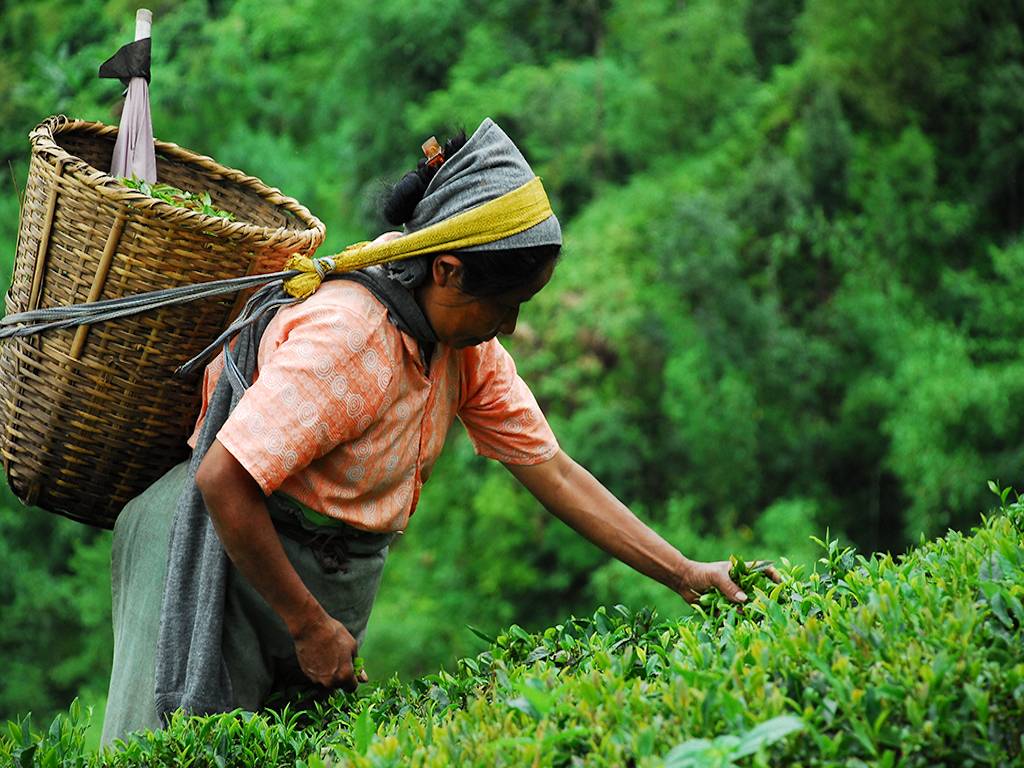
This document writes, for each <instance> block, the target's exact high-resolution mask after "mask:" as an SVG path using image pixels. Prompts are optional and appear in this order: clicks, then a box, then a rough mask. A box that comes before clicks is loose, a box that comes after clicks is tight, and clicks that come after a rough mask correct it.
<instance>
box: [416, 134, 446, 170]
mask: <svg viewBox="0 0 1024 768" xmlns="http://www.w3.org/2000/svg"><path fill="white" fill-rule="evenodd" d="M421 148H422V149H423V154H424V155H426V157H427V165H429V166H430V167H431V168H440V167H441V165H442V164H443V163H444V150H443V149H441V145H440V144H438V143H437V138H436V137H434V136H431V137H430V138H429V139H427V140H426V141H424V142H423V145H422V147H421Z"/></svg>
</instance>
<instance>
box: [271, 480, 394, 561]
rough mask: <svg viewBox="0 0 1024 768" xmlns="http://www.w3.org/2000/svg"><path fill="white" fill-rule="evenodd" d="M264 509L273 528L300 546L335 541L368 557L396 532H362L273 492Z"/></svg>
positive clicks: (377, 550)
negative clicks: (272, 522)
mask: <svg viewBox="0 0 1024 768" xmlns="http://www.w3.org/2000/svg"><path fill="white" fill-rule="evenodd" d="M267 510H268V511H269V512H270V517H271V519H272V520H273V521H274V525H275V527H276V528H277V529H278V530H279V531H280V532H281V533H282V534H283V535H285V536H288V537H289V538H291V539H294V540H296V541H298V542H299V543H300V544H308V545H313V544H314V543H318V542H325V541H327V542H335V543H337V544H339V545H341V547H342V549H343V550H344V551H345V552H347V553H348V554H352V555H372V554H374V553H376V552H379V551H380V550H382V549H384V547H386V546H388V545H389V544H391V542H392V541H394V540H395V537H396V536H397V533H393V532H392V533H378V532H376V531H364V530H361V529H359V528H356V527H354V526H351V525H349V524H348V523H345V522H343V521H341V520H335V519H334V518H332V517H327V516H325V515H321V514H320V513H319V512H316V511H315V510H313V509H310V508H309V507H307V506H306V505H305V504H302V503H301V502H300V501H298V500H297V499H293V498H292V497H291V496H288V495H286V494H283V493H280V492H278V493H273V494H271V495H270V497H269V498H268V499H267Z"/></svg>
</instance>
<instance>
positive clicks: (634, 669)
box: [0, 492, 1024, 768]
mask: <svg viewBox="0 0 1024 768" xmlns="http://www.w3.org/2000/svg"><path fill="white" fill-rule="evenodd" d="M1002 500H1003V507H1002V509H1001V510H1000V511H999V512H997V513H994V514H993V515H992V516H991V517H988V518H983V519H982V524H981V525H980V526H979V527H977V528H975V529H974V530H973V531H972V532H971V534H970V535H967V536H965V535H962V534H960V533H957V532H952V531H951V532H949V534H948V535H947V536H945V538H942V539H939V540H937V541H933V542H930V543H923V542H922V544H921V545H920V546H919V547H917V548H916V549H914V550H913V551H912V552H910V553H909V554H908V555H906V556H903V557H901V558H899V559H898V561H894V560H893V559H892V558H891V557H889V556H887V555H875V556H873V557H871V558H870V559H866V558H864V557H862V556H859V555H856V554H855V553H854V552H853V551H852V550H850V549H843V548H841V547H840V546H839V545H838V543H837V542H835V541H827V539H828V536H827V535H826V542H819V543H820V544H821V545H822V546H823V547H824V550H825V551H824V556H823V557H822V558H821V560H820V561H819V563H818V564H817V565H816V566H815V568H814V572H812V573H809V574H808V573H804V572H802V569H801V568H799V567H795V566H791V565H790V564H788V563H786V562H784V563H783V564H782V568H781V569H780V570H782V571H783V573H784V575H785V580H784V583H783V584H781V585H773V584H771V583H769V582H767V580H765V579H763V577H762V576H761V575H760V574H758V573H743V574H741V575H740V578H741V579H742V582H743V586H744V587H745V588H746V591H747V593H748V594H749V595H751V601H750V602H749V603H748V604H747V605H746V606H745V607H744V608H743V609H742V611H740V610H736V609H734V608H730V607H728V606H725V605H723V604H722V603H721V602H720V601H719V600H716V599H713V598H709V599H708V600H706V601H705V605H704V606H703V607H702V608H701V609H700V610H699V611H698V613H697V614H696V615H694V616H692V617H689V618H687V619H684V620H681V621H659V620H658V619H657V618H656V617H655V616H654V615H653V614H652V613H651V612H650V611H646V610H641V611H638V612H636V613H632V612H630V611H629V610H627V609H625V608H623V607H621V606H617V607H616V608H614V609H612V610H605V609H599V610H598V611H597V613H595V614H594V615H593V616H592V617H591V618H587V619H576V618H573V619H570V620H568V621H566V622H565V623H564V624H560V625H558V626H556V627H552V628H550V629H548V630H546V631H544V632H543V633H540V634H530V633H528V632H526V631H524V630H523V629H521V628H520V627H517V626H512V627H510V628H509V629H508V630H506V631H504V632H502V633H501V634H500V635H499V636H498V637H496V638H493V639H492V642H491V646H490V648H489V649H488V650H487V651H485V652H484V653H481V654H480V655H478V656H477V657H476V658H468V659H463V660H461V661H460V662H459V663H458V669H457V671H455V672H445V671H441V672H439V673H437V674H434V675H429V676H427V677H424V678H421V679H417V680H415V681H413V682H410V683H403V682H400V681H398V680H397V679H393V680H391V681H388V682H386V683H384V684H382V685H380V686H378V687H377V688H375V689H373V690H372V691H371V692H369V693H368V694H365V695H362V696H361V697H358V698H356V697H349V696H346V695H344V694H340V695H338V696H336V697H335V698H334V699H332V700H331V701H330V702H329V703H324V704H320V705H316V706H314V707H313V708H312V709H307V710H306V711H304V712H298V711H294V710H292V709H289V708H285V709H284V710H283V711H281V712H277V713H273V712H271V713H264V714H252V713H242V712H239V713H233V714H228V715H219V716H214V717H197V718H185V717H179V718H176V719H175V720H174V721H173V722H172V723H171V725H170V727H169V728H168V729H167V730H165V731H161V732H155V733H141V734H138V735H135V736H133V737H131V738H130V740H129V741H128V743H126V744H119V745H118V747H117V748H116V749H111V750H107V751H105V752H104V753H101V754H95V753H94V754H83V747H82V744H83V734H84V730H85V727H86V721H87V716H86V715H85V714H84V713H83V712H81V711H80V708H79V707H77V706H72V708H71V711H70V712H69V713H68V714H67V715H64V716H61V717H59V718H57V719H56V720H55V721H54V722H53V724H52V726H51V727H50V728H49V730H48V731H46V732H45V733H36V732H34V731H32V730H31V728H30V727H29V724H28V721H27V719H26V720H25V721H23V722H21V723H11V724H8V728H7V731H8V732H7V733H6V734H5V735H3V736H0V762H2V761H7V762H9V763H11V764H15V765H23V766H29V765H42V766H100V765H109V766H160V767H163V766H168V767H170V766H182V765H192V766H250V765H259V766H297V767H299V768H322V767H323V766H338V765H353V766H407V765H416V766H450V765H457V766H461V765H481V766H495V765H497V766H501V765H510V766H521V765H525V766H576V765H597V766H672V767H673V768H682V767H683V766H729V765H752V766H767V765H787V766H818V765H830V766H865V765H877V766H936V765H944V766H1012V765H1022V764H1024V758H1022V744H1024V642H1022V637H1021V626H1022V624H1024V605H1022V603H1024V546H1022V532H1024V506H1022V505H1021V504H1020V503H1019V502H1018V503H1015V504H1011V505H1006V503H1005V502H1006V493H1005V492H1004V493H1003V494H1002Z"/></svg>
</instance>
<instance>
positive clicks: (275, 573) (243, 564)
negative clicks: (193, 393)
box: [196, 440, 361, 691]
mask: <svg viewBox="0 0 1024 768" xmlns="http://www.w3.org/2000/svg"><path fill="white" fill-rule="evenodd" d="M196 485H197V486H198V487H199V491H200V493H202V495H203V500H204V501H205V502H206V508H207V510H208V511H209V513H210V518H211V519H212V521H213V525H214V528H215V529H216V530H217V535H218V536H219V537H220V540H221V542H222V543H223V545H224V549H225V550H226V551H227V553H228V557H230V558H231V561H232V562H233V563H234V564H235V567H236V568H238V570H239V571H240V572H241V574H242V575H243V576H244V577H245V578H246V579H247V580H248V581H249V583H250V584H252V586H253V587H254V588H255V589H256V591H257V592H259V594H260V595H261V596H262V597H263V599H264V600H266V601H267V604H268V605H270V607H271V608H272V609H273V610H274V612H275V613H277V615H278V616H280V617H281V620H282V621H284V623H285V626H286V627H287V628H288V632H289V633H290V634H291V636H292V638H293V639H294V641H295V653H296V656H297V657H298V660H299V665H300V667H301V668H302V671H303V672H304V673H305V674H306V676H307V677H309V679H310V680H312V681H313V682H315V683H318V684H320V685H323V686H326V687H328V688H339V687H340V688H343V689H345V690H346V691H354V690H355V689H356V687H357V685H358V683H359V682H361V680H360V679H359V678H357V677H356V673H355V668H354V660H355V657H356V655H357V646H356V641H355V638H353V637H352V635H351V633H350V632H349V631H348V630H347V629H346V628H345V626H344V625H343V624H342V623H341V622H339V621H338V620H336V619H334V618H333V617H332V616H330V615H329V614H328V613H327V612H326V611H325V610H324V609H323V606H321V605H320V603H319V602H317V600H316V598H315V597H314V596H313V594H312V593H311V592H310V591H309V589H307V588H306V585H305V584H304V583H303V582H302V579H301V578H300V577H299V574H298V573H296V571H295V568H294V567H292V564H291V562H290V561H289V560H288V556H287V555H286V554H285V551H284V548H283V547H282V546H281V540H280V538H279V537H278V533H277V530H276V529H275V528H274V524H273V522H272V521H271V519H270V513H269V512H267V505H266V499H265V497H264V495H263V491H262V490H261V489H260V486H259V484H258V483H257V482H256V480H254V479H253V477H252V475H250V474H249V473H248V472H247V471H246V469H245V468H244V467H243V466H242V465H241V464H240V463H239V462H238V460H237V459H236V458H235V457H234V456H232V455H231V453H230V452H229V451H228V450H227V448H225V447H224V446H223V444H221V442H220V441H219V440H214V442H213V445H211V446H210V449H209V451H207V453H206V456H205V457H203V461H202V463H201V464H200V465H199V470H198V471H197V473H196Z"/></svg>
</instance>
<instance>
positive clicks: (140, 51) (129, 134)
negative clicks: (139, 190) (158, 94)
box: [100, 8, 156, 184]
mask: <svg viewBox="0 0 1024 768" xmlns="http://www.w3.org/2000/svg"><path fill="white" fill-rule="evenodd" d="M152 27H153V13H152V12H151V11H148V10H146V9H145V8H140V9H139V10H138V11H137V12H136V14H135V42H133V43H129V44H128V45H125V46H123V47H122V48H121V49H120V50H119V51H118V52H117V53H115V54H114V55H113V56H111V57H110V58H109V59H107V61H105V62H104V63H103V65H102V66H101V67H100V77H117V78H120V80H121V82H123V83H125V84H126V85H127V86H128V92H127V95H126V97H125V102H124V111H123V112H122V113H121V126H120V129H119V130H118V133H117V142H116V143H115V144H114V156H113V158H112V159H111V163H110V175H111V176H117V177H129V178H130V177H133V176H134V177H135V178H137V179H141V180H143V181H148V182H149V183H150V184H153V183H155V182H156V152H155V150H154V146H153V119H152V118H151V117H150V113H149V59H150V50H151V46H150V35H151V33H152Z"/></svg>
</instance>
